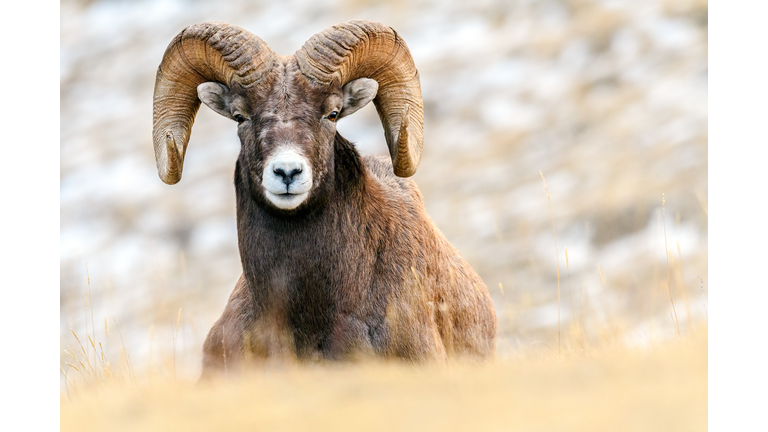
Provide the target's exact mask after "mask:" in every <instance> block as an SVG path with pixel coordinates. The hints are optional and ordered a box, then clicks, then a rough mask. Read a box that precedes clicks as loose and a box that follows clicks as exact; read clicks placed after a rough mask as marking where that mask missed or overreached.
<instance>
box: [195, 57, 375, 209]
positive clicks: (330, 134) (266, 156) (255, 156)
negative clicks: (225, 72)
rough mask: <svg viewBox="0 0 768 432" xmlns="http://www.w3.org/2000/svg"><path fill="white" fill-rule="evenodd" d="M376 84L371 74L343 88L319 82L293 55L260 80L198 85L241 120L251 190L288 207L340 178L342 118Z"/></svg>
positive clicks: (209, 100) (213, 104) (208, 99)
mask: <svg viewBox="0 0 768 432" xmlns="http://www.w3.org/2000/svg"><path fill="white" fill-rule="evenodd" d="M377 90H378V84H377V83H376V81H374V80H372V79H367V78H361V79H357V80H354V81H351V82H349V83H347V84H346V85H345V86H344V87H342V86H341V85H340V84H338V83H337V82H335V81H334V82H333V83H332V84H331V85H330V86H319V85H316V84H312V83H310V82H309V81H308V80H307V79H306V78H305V77H304V76H303V75H302V74H301V72H300V71H299V70H298V68H297V67H296V64H295V62H291V61H289V60H287V61H286V62H285V63H283V64H282V65H281V67H279V68H276V70H275V71H274V73H272V74H270V76H269V77H267V78H266V80H265V82H264V83H263V84H261V85H258V86H253V87H251V88H243V87H241V86H239V85H236V86H233V87H232V88H229V87H227V86H225V85H223V84H220V83H216V82H207V83H203V84H200V85H199V86H198V88H197V92H198V97H199V98H200V100H201V101H203V103H205V104H206V105H207V106H208V107H210V108H211V109H213V110H214V111H216V112H217V113H219V114H221V115H223V116H225V117H227V118H230V119H232V120H234V121H236V122H237V124H238V126H237V128H238V136H239V137H240V143H241V146H242V147H241V153H240V159H239V160H240V163H241V165H244V168H245V169H246V170H247V173H248V180H249V181H248V184H249V187H250V189H251V190H250V193H251V196H253V197H254V198H255V199H256V200H257V201H258V202H261V203H263V204H264V205H266V206H269V207H271V208H272V209H276V210H278V211H285V212H290V211H293V210H295V209H297V208H298V207H299V206H301V205H302V204H305V203H308V202H310V201H311V197H313V195H317V194H319V193H320V192H318V191H319V190H321V189H322V185H324V184H327V182H328V181H332V180H333V169H334V159H333V156H334V148H333V146H334V136H335V135H336V122H337V121H338V120H339V119H341V118H342V117H345V116H347V115H350V114H352V113H353V112H355V111H357V110H358V109H360V108H362V107H363V106H365V105H366V104H368V103H369V102H370V101H371V100H373V98H374V97H375V96H376V91H377ZM241 168H243V166H241ZM305 205H306V204H305Z"/></svg>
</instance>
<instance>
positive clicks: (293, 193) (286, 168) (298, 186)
mask: <svg viewBox="0 0 768 432" xmlns="http://www.w3.org/2000/svg"><path fill="white" fill-rule="evenodd" d="M279 171H282V172H283V173H284V174H290V173H294V172H295V174H293V176H292V178H291V182H290V183H289V184H285V181H284V178H285V176H284V175H280V174H279ZM262 185H263V186H264V193H265V195H266V196H267V199H268V200H269V201H270V202H271V203H272V204H274V205H275V207H277V208H279V209H283V210H291V209H295V208H296V207H298V206H299V205H300V204H301V203H302V202H304V200H305V199H307V196H309V190H310V189H312V167H311V166H310V165H309V161H307V158H305V157H304V155H302V154H301V153H299V152H298V151H296V150H295V149H285V150H281V151H279V152H277V153H275V154H274V155H272V157H270V158H269V160H268V161H267V164H266V166H265V167H264V174H263V177H262Z"/></svg>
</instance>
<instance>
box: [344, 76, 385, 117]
mask: <svg viewBox="0 0 768 432" xmlns="http://www.w3.org/2000/svg"><path fill="white" fill-rule="evenodd" d="M378 90H379V83H377V82H376V81H375V80H372V79H370V78H358V79H356V80H354V81H350V82H348V83H347V84H345V85H344V87H343V88H342V91H343V92H344V108H342V109H341V113H340V114H339V118H342V117H346V116H348V115H350V114H353V113H354V112H355V111H357V110H359V109H360V108H362V107H364V106H366V105H368V103H369V102H370V101H372V100H373V98H375V97H376V92H377V91H378Z"/></svg>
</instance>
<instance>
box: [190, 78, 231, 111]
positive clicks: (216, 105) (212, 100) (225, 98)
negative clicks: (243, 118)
mask: <svg viewBox="0 0 768 432" xmlns="http://www.w3.org/2000/svg"><path fill="white" fill-rule="evenodd" d="M197 97H199V98H200V100H201V101H202V102H203V103H204V104H206V105H207V106H208V108H210V109H212V110H214V111H216V112H217V113H219V114H221V115H223V116H224V117H226V118H229V119H232V120H234V118H233V117H232V99H233V97H232V93H231V92H230V90H229V87H227V86H225V85H224V84H221V83H217V82H206V83H202V84H200V85H199V86H197Z"/></svg>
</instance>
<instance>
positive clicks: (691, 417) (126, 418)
mask: <svg viewBox="0 0 768 432" xmlns="http://www.w3.org/2000/svg"><path fill="white" fill-rule="evenodd" d="M310 429H311V430H328V431H361V430H371V431H378V430H381V431H385V430H386V431H390V430H398V431H399V430H419V431H423V430H440V431H446V430H456V431H470V430H474V431H495V430H500V431H501V430H531V431H560V430H562V431H566V430H568V431H662V430H663V431H696V430H706V429H707V329H706V327H705V326H703V325H702V326H701V327H699V328H698V330H696V331H694V332H692V333H691V334H690V335H689V336H687V337H684V338H683V339H674V340H671V341H668V342H665V343H663V344H657V345H654V346H653V347H648V348H644V349H631V348H619V347H616V348H600V349H593V350H582V351H579V350H572V351H565V352H564V353H563V354H562V355H558V354H555V353H554V352H549V353H543V354H542V353H539V354H535V355H534V354H531V355H529V356H526V357H520V358H516V359H510V360H496V361H491V362H488V363H463V362H460V363H449V364H446V365H437V364H425V365H407V364H402V363H357V364H346V365H339V364H331V365H272V366H268V367H265V368H263V369H260V370H255V371H251V372H250V373H248V374H245V375H239V376H228V377H225V378H222V379H220V380H216V381H213V382H208V383H204V384H196V383H195V382H193V381H192V380H186V379H184V380H181V379H180V380H174V379H172V378H169V377H162V378H161V377H154V378H153V377H152V376H139V377H137V379H135V380H133V379H128V378H117V377H114V376H113V377H112V378H109V377H105V378H103V379H101V380H99V381H97V382H95V383H91V384H90V385H87V386H86V385H82V386H79V387H78V388H77V390H76V391H75V390H72V389H69V390H68V393H62V398H61V430H62V431H91V430H93V431H97V430H98V431H104V430H109V431H135V430H141V431H154V430H186V431H212V430H268V431H280V430H310Z"/></svg>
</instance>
